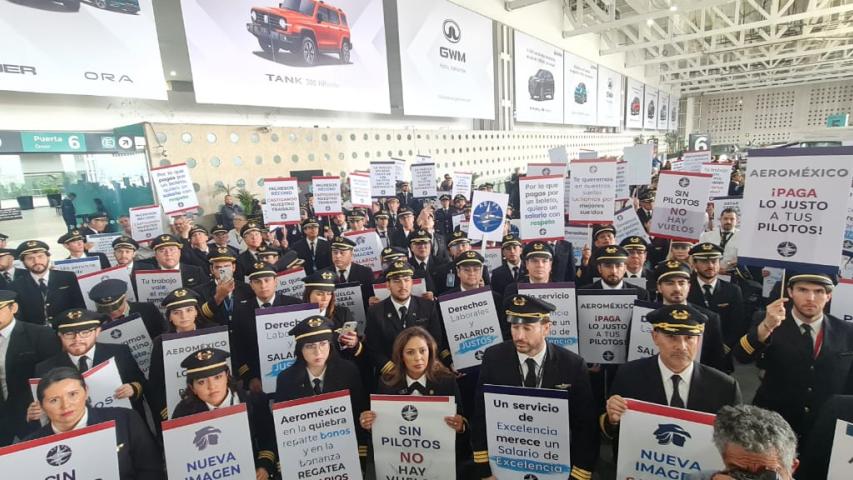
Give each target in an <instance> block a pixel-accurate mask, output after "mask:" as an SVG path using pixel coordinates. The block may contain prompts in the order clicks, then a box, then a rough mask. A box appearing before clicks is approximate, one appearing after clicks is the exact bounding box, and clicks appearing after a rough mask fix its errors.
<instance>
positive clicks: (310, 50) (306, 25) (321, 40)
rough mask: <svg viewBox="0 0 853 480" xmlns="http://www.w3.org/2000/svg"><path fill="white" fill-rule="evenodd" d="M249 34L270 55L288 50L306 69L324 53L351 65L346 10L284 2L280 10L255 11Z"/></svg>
mask: <svg viewBox="0 0 853 480" xmlns="http://www.w3.org/2000/svg"><path fill="white" fill-rule="evenodd" d="M251 19H252V21H251V22H250V23H248V24H246V29H247V30H249V33H251V34H252V35H254V36H255V37H256V38H257V39H258V44H259V45H260V46H261V49H262V50H263V51H264V52H267V53H270V52H272V53H275V52H277V51H279V50H287V51H288V52H291V53H293V54H295V55H297V56H298V57H299V58H300V60H302V63H304V64H305V65H315V64H316V63H317V60H318V56H319V55H320V54H321V53H336V54H338V57H339V58H340V61H341V63H349V61H350V52H351V51H352V37H351V36H350V29H349V25H348V24H347V16H346V14H345V13H344V11H343V10H341V9H340V8H337V7H334V6H332V5H329V4H327V3H325V2H322V1H317V0H284V1H283V2H281V3H280V4H279V6H278V7H254V8H252V12H251Z"/></svg>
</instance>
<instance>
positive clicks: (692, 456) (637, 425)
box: [616, 399, 725, 480]
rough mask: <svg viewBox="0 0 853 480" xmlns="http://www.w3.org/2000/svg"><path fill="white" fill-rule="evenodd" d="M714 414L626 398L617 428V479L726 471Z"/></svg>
mask: <svg viewBox="0 0 853 480" xmlns="http://www.w3.org/2000/svg"><path fill="white" fill-rule="evenodd" d="M713 434H714V415H711V414H710V413H703V412H694V411H692V410H685V409H682V408H672V407H668V406H665V405H658V404H654V403H648V402H641V401H639V400H634V399H628V410H627V411H626V412H625V414H624V415H622V421H621V426H620V428H619V458H618V462H617V465H616V478H617V480H631V479H641V478H688V477H690V476H691V475H694V474H698V473H699V472H701V471H712V472H715V471H718V470H722V469H723V468H725V466H724V465H723V462H722V460H721V459H720V454H719V452H717V449H716V448H715V447H714V442H713V440H712V436H713Z"/></svg>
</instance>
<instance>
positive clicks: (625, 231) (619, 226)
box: [613, 206, 652, 243]
mask: <svg viewBox="0 0 853 480" xmlns="http://www.w3.org/2000/svg"><path fill="white" fill-rule="evenodd" d="M613 228H615V229H616V243H619V242H621V241H622V240H624V239H626V238H628V237H640V238H642V239H643V240H644V241H645V242H646V243H652V241H651V239H650V238H649V235H648V234H647V233H646V229H645V228H643V224H642V222H640V217H638V216H637V211H636V210H634V207H633V206H627V207H625V208H623V209H622V210H619V211H618V212H616V213H615V214H614V215H613Z"/></svg>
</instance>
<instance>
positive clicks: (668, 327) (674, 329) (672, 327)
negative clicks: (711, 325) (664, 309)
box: [654, 322, 705, 335]
mask: <svg viewBox="0 0 853 480" xmlns="http://www.w3.org/2000/svg"><path fill="white" fill-rule="evenodd" d="M654 328H655V330H660V331H662V332H664V333H680V332H685V331H686V332H687V333H689V334H691V335H702V333H703V332H704V331H705V325H704V324H696V325H685V324H683V323H666V322H661V323H655V324H654Z"/></svg>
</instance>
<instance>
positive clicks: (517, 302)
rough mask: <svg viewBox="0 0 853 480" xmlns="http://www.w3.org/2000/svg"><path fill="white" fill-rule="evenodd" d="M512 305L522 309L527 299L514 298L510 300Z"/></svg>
mask: <svg viewBox="0 0 853 480" xmlns="http://www.w3.org/2000/svg"><path fill="white" fill-rule="evenodd" d="M512 304H513V305H515V306H516V307H523V306H524V305H527V299H525V298H524V297H515V298H513V299H512Z"/></svg>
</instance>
